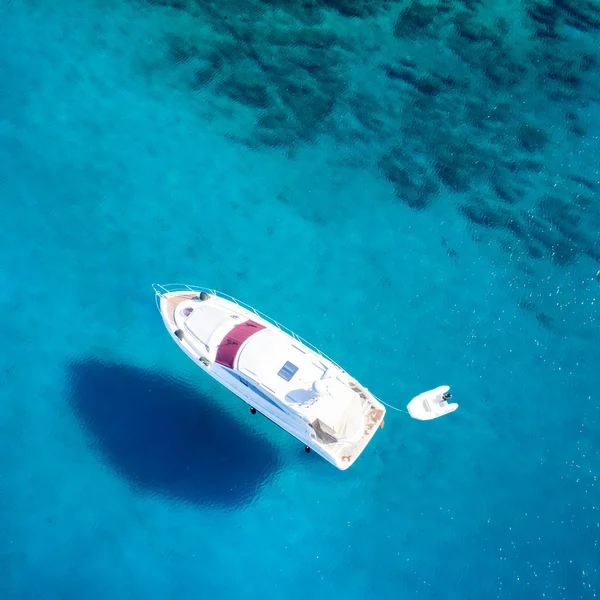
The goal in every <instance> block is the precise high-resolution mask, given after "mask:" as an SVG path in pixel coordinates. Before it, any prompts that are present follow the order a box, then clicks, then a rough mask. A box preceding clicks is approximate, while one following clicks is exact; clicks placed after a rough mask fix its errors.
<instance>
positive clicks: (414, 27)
mask: <svg viewBox="0 0 600 600" xmlns="http://www.w3.org/2000/svg"><path fill="white" fill-rule="evenodd" d="M448 10H449V9H448ZM442 11H443V9H442ZM440 12H441V10H440V7H439V6H438V5H432V4H423V3H422V2H420V1H419V0H413V1H412V2H411V3H410V4H409V5H408V6H407V7H406V8H405V9H403V10H402V11H401V12H400V14H399V15H398V18H397V19H396V22H395V23H394V29H393V33H394V36H395V37H397V38H414V37H416V36H418V35H425V34H426V33H427V32H426V30H427V28H428V27H429V26H430V25H432V24H433V22H434V21H435V19H436V17H437V16H438V15H439V14H440Z"/></svg>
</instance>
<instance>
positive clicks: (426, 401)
mask: <svg viewBox="0 0 600 600" xmlns="http://www.w3.org/2000/svg"><path fill="white" fill-rule="evenodd" d="M449 390H450V387H449V386H447V385H441V386H440V387H436V388H435V389H433V390H429V391H428V392H423V393H422V394H419V395H418V396H415V397H414V398H413V399H412V400H411V401H410V402H409V403H408V405H407V407H406V408H407V409H408V414H409V415H410V416H411V417H412V418H413V419H418V420H419V421H430V420H431V419H437V418H438V417H441V416H443V415H447V414H448V413H451V412H454V411H455V410H456V409H457V408H458V404H456V403H453V404H449V403H448V400H450V398H452V394H450V393H449Z"/></svg>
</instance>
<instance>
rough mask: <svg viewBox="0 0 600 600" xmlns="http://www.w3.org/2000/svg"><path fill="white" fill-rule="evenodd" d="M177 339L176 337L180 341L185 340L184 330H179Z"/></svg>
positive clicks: (176, 335) (176, 334)
mask: <svg viewBox="0 0 600 600" xmlns="http://www.w3.org/2000/svg"><path fill="white" fill-rule="evenodd" d="M175 337H176V338H177V339H178V340H183V329H178V330H177V331H176V332H175Z"/></svg>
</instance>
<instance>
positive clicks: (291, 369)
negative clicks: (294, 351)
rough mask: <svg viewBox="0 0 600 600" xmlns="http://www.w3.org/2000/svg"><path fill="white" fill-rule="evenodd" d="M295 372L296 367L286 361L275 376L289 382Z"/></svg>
mask: <svg viewBox="0 0 600 600" xmlns="http://www.w3.org/2000/svg"><path fill="white" fill-rule="evenodd" d="M297 371H298V367H297V366H296V365H294V364H292V363H291V362H289V361H288V362H286V363H285V365H283V367H281V369H279V373H277V375H279V377H281V378H282V379H285V380H286V381H290V379H291V378H292V377H293V376H294V375H295V374H296V372H297Z"/></svg>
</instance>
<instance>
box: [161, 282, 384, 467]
mask: <svg viewBox="0 0 600 600" xmlns="http://www.w3.org/2000/svg"><path fill="white" fill-rule="evenodd" d="M153 287H154V291H155V292H156V304H157V306H158V309H159V310H160V314H161V315H162V318H163V321H164V323H165V325H166V327H167V330H168V331H169V333H170V334H171V336H172V338H173V339H174V340H175V341H176V342H177V344H178V345H179V347H180V348H181V349H182V350H183V351H184V352H185V353H186V354H187V355H188V356H189V357H190V358H191V359H192V360H193V361H194V362H196V364H198V365H199V366H200V368H201V369H203V370H204V371H206V372H207V373H208V374H209V375H210V376H211V377H214V378H215V379H216V380H217V381H219V382H220V383H222V384H223V385H224V386H225V387H226V388H228V389H229V390H230V391H232V392H233V393H234V394H236V396H239V397H240V398H241V399H242V400H243V401H244V402H246V403H247V404H249V405H250V410H251V412H252V413H253V414H254V413H255V412H256V411H259V412H260V413H262V414H263V415H264V416H266V417H267V418H269V419H270V420H271V421H273V422H274V423H276V424H277V425H279V426H280V427H282V428H283V429H285V430H286V431H287V432H288V433H290V434H291V435H293V436H294V437H295V438H297V439H298V440H299V441H301V442H302V443H303V444H304V445H305V450H306V451H307V452H309V451H310V449H312V450H314V451H315V452H317V453H318V454H320V455H321V456H322V457H323V458H325V459H326V460H328V461H329V462H330V463H331V464H333V465H335V466H336V467H337V468H338V469H342V470H344V469H347V468H348V467H350V466H351V465H352V464H354V462H355V461H356V459H357V458H358V457H359V456H360V454H361V452H362V451H363V450H364V449H365V447H366V446H367V444H368V443H369V442H370V441H371V438H372V437H373V435H374V434H375V432H376V431H377V428H379V427H381V428H383V418H384V416H385V407H384V405H383V404H382V403H381V402H380V401H379V400H377V398H375V397H374V396H373V394H371V393H370V392H369V391H368V390H367V389H366V388H365V387H363V386H362V385H360V383H358V381H356V380H355V379H353V378H352V377H350V375H348V373H346V372H345V371H344V370H343V369H342V368H341V367H340V366H338V365H337V364H336V363H334V362H333V361H332V360H331V359H329V358H328V357H327V356H325V355H324V354H323V353H322V352H320V351H319V350H317V349H316V348H314V347H313V346H311V345H310V344H308V343H307V342H305V341H304V340H302V339H301V338H299V337H298V336H297V335H296V334H294V333H293V332H291V331H289V330H288V329H286V328H284V327H283V326H281V325H280V324H279V323H277V322H276V321H274V320H273V319H270V318H269V317H267V316H266V315H264V314H262V313H259V312H258V311H257V310H255V309H253V308H252V307H250V306H248V305H246V304H244V303H243V302H240V301H238V300H236V299H235V298H232V297H231V296H228V295H226V294H222V293H220V292H216V291H214V290H209V289H205V288H200V287H196V286H190V285H179V284H172V285H158V284H154V286H153Z"/></svg>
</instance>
